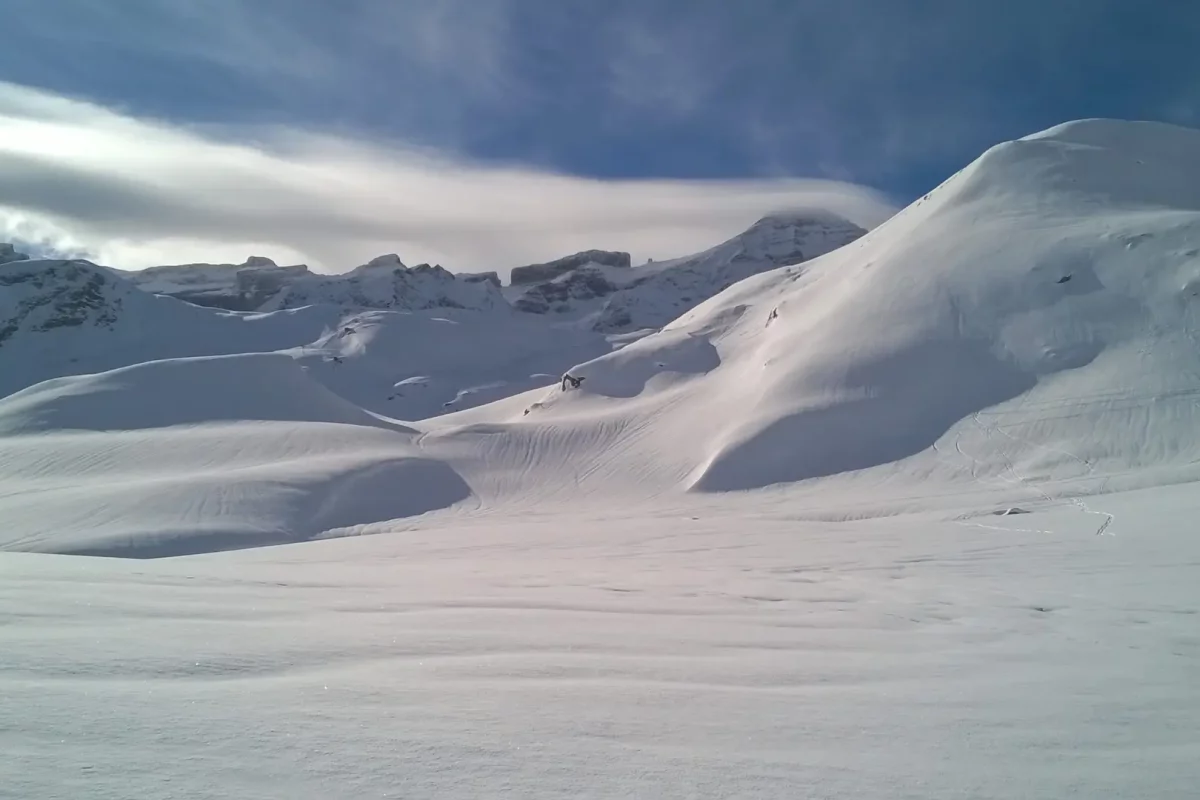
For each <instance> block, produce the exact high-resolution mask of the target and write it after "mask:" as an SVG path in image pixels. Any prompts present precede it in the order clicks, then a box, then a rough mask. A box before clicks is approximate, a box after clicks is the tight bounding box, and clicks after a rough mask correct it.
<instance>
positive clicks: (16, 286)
mask: <svg viewBox="0 0 1200 800" xmlns="http://www.w3.org/2000/svg"><path fill="white" fill-rule="evenodd" d="M339 317H340V314H339V312H338V311H337V309H333V308H329V307H322V306H312V307H308V308H303V309H297V310H295V311H289V312H284V313H279V314H239V313H233V312H222V311H218V310H215V309H210V308H202V307H199V306H195V305H191V304H189V303H185V302H182V301H180V300H176V299H175V298H173V297H167V296H163V295H152V294H149V293H147V292H144V291H141V290H139V289H138V288H137V287H136V286H134V285H133V284H131V283H130V282H129V281H127V280H125V279H124V278H122V277H119V276H118V275H117V274H115V273H114V272H113V271H112V270H108V269H105V268H103V267H99V266H96V265H95V264H92V263H90V262H88V261H78V260H76V261H70V260H40V259H28V260H22V261H12V262H9V263H7V264H2V265H0V397H3V396H4V395H6V394H9V393H11V392H14V391H17V390H19V389H22V388H24V387H26V386H31V385H33V384H36V383H39V382H40V381H44V380H49V379H51V378H57V377H61V376H64V375H77V374H81V373H90V372H99V371H103V370H109V369H114V368H117V367H124V366H128V365H131V364H138V363H141V362H144V361H153V360H157V359H163V358H183V357H189V356H207V355H224V354H232V353H261V352H271V351H274V350H280V349H283V348H288V347H293V346H295V345H297V344H302V343H304V342H309V341H314V340H316V339H317V337H319V336H320V335H321V333H322V331H324V330H327V329H329V328H331V327H333V326H334V325H336V323H337V320H338V319H339Z"/></svg>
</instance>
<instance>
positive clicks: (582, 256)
mask: <svg viewBox="0 0 1200 800" xmlns="http://www.w3.org/2000/svg"><path fill="white" fill-rule="evenodd" d="M631 263H632V262H631V259H630V256H629V253H621V252H616V251H612V250H585V251H583V252H582V253H575V254H574V255H569V256H564V257H563V258H560V259H557V260H556V261H550V262H548V263H546V264H530V265H529V266H526V267H515V268H514V269H513V271H512V278H511V281H512V285H513V286H528V285H530V284H534V283H541V282H543V281H550V280H554V279H555V278H557V277H558V276H560V275H565V274H566V273H568V272H571V271H572V270H576V269H579V268H580V267H583V266H585V265H588V264H599V265H601V266H605V267H617V268H619V269H628V268H629V266H630V264H631Z"/></svg>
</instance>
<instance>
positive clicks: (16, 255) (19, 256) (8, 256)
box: [0, 242, 29, 264]
mask: <svg viewBox="0 0 1200 800" xmlns="http://www.w3.org/2000/svg"><path fill="white" fill-rule="evenodd" d="M28 260H29V256H27V255H25V254H24V253H22V252H20V251H18V250H17V248H16V247H14V246H13V245H11V244H9V243H8V242H0V264H11V263H12V262H14V261H28Z"/></svg>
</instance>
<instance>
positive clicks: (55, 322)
mask: <svg viewBox="0 0 1200 800" xmlns="http://www.w3.org/2000/svg"><path fill="white" fill-rule="evenodd" d="M125 291H126V289H125V288H124V287H121V286H119V285H118V280H117V279H116V278H114V277H113V276H112V275H110V274H108V273H107V272H106V271H105V270H104V269H102V268H100V267H97V266H96V265H95V264H92V263H91V262H88V261H29V260H26V259H21V260H20V261H18V260H10V261H9V262H7V263H5V264H4V265H3V266H0V292H3V297H0V347H3V346H4V343H5V342H6V341H7V340H9V339H11V338H12V337H13V336H14V335H16V334H17V333H18V332H19V331H26V332H30V333H38V332H44V331H51V330H54V329H56V328H72V327H83V326H89V325H90V326H92V327H99V328H111V327H112V326H113V325H114V324H115V323H116V322H117V319H118V317H119V315H120V312H121V307H122V304H123V297H122V294H123V293H124V292H125Z"/></svg>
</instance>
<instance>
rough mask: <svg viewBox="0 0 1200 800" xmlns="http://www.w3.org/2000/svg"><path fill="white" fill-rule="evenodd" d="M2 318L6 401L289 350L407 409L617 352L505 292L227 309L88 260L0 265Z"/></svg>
mask: <svg viewBox="0 0 1200 800" xmlns="http://www.w3.org/2000/svg"><path fill="white" fill-rule="evenodd" d="M264 269H270V270H273V271H274V270H278V269H279V268H277V267H270V268H264ZM244 272H245V270H244V269H243V270H242V273H244ZM410 274H416V275H420V274H422V273H421V272H420V271H415V272H414V273H410ZM434 280H435V281H436V280H439V278H437V277H436V276H434ZM479 284H480V287H479V292H478V297H482V298H488V297H494V296H497V295H496V291H497V286H496V284H495V283H493V282H491V281H489V280H487V279H486V278H485V279H481V280H480V281H479ZM425 297H426V299H429V298H432V297H434V295H426V296H425ZM0 320H2V321H3V322H2V324H0V397H3V396H4V395H6V394H9V393H12V392H15V391H18V390H20V389H23V388H25V387H27V386H31V385H34V384H37V383H39V382H41V381H44V380H48V379H51V378H58V377H62V376H66V375H79V374H88V373H94V372H103V371H106V370H111V369H116V368H120V367H126V366H130V365H136V364H139V363H142V362H145V361H154V360H161V359H171V358H187V357H192V356H209V355H229V354H234V353H264V352H274V351H285V352H287V353H288V354H290V355H291V356H292V357H294V358H296V359H297V360H299V361H300V362H301V363H302V364H304V365H305V366H306V367H308V368H309V369H310V370H311V374H312V375H314V376H315V377H317V378H319V379H320V380H321V381H322V382H324V383H325V384H326V385H327V386H329V387H330V388H332V389H333V390H334V391H336V392H337V393H339V394H340V395H341V396H343V397H345V398H348V399H350V400H351V401H352V402H354V403H357V404H359V405H361V406H363V407H365V408H369V409H371V410H373V411H377V412H380V413H385V414H388V415H390V416H395V417H400V418H404V419H422V418H424V417H428V416H433V415H435V414H442V413H446V412H447V411H449V410H453V409H461V408H469V407H472V406H474V405H479V404H481V403H485V402H490V401H492V400H495V399H498V398H502V397H507V396H509V395H512V394H516V393H519V392H523V391H526V390H528V389H532V388H536V387H544V386H549V385H551V384H553V383H555V382H556V381H557V380H558V378H559V376H560V375H561V374H562V371H563V370H565V369H566V368H567V367H569V366H571V365H572V364H575V363H578V362H579V361H580V360H584V359H588V358H593V357H595V356H598V355H601V354H603V353H605V352H608V351H609V350H611V348H612V345H611V344H610V343H609V342H608V341H607V340H606V339H605V337H604V336H602V335H600V334H598V333H595V332H592V331H588V330H583V329H579V328H577V327H570V326H561V325H557V324H554V323H552V322H550V321H548V320H545V319H541V318H537V317H532V316H530V315H527V314H518V313H516V312H514V311H513V310H512V309H511V308H509V307H508V305H507V304H506V303H504V302H503V301H501V302H500V303H499V304H498V305H497V306H495V307H494V308H489V309H482V308H475V309H471V310H464V309H456V308H445V307H443V308H435V309H422V310H415V311H390V310H389V311H357V312H356V311H353V310H346V309H345V308H343V307H341V306H339V305H330V304H319V305H306V306H301V307H299V308H294V309H285V310H279V311H273V312H262V313H237V312H226V311H221V310H217V309H212V308H203V307H199V306H196V305H192V304H189V303H185V302H181V301H180V300H177V299H175V298H174V297H171V296H164V295H151V294H149V293H147V292H145V291H139V290H138V289H137V288H134V286H133V285H132V284H131V283H130V282H129V281H127V280H125V279H124V278H123V277H122V276H121V275H120V274H118V273H116V272H115V271H110V270H107V269H104V268H101V267H97V266H95V265H93V264H90V263H88V262H84V261H21V262H14V263H10V264H6V265H2V266H0Z"/></svg>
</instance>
